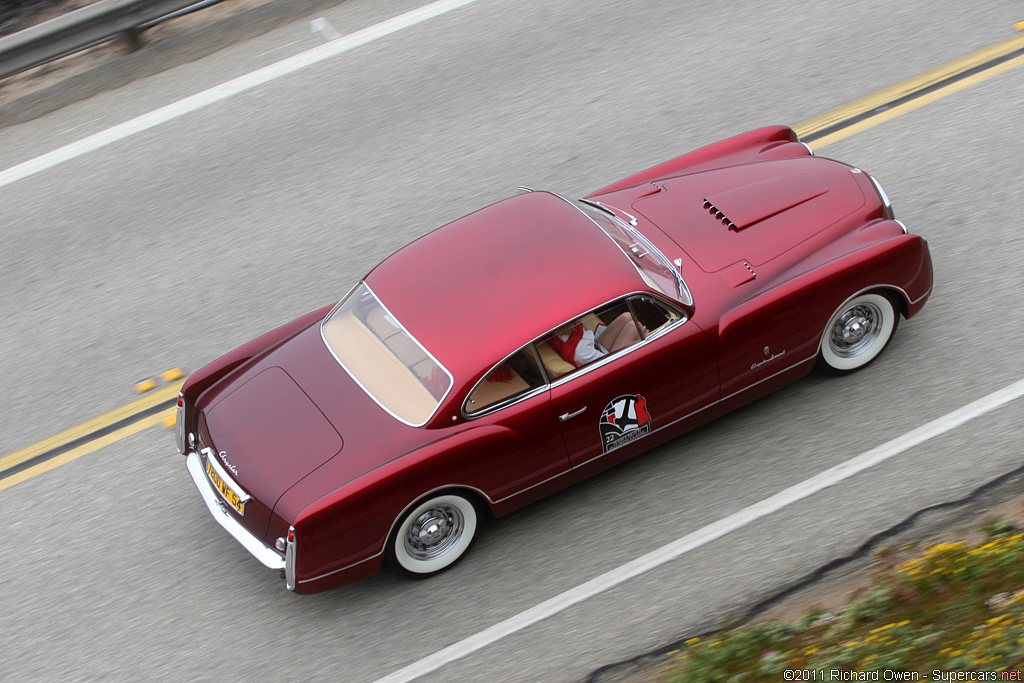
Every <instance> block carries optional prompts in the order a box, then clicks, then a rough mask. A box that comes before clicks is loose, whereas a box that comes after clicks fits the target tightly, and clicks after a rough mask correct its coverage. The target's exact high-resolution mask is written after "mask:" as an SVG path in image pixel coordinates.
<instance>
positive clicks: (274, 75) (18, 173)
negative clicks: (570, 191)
mask: <svg viewBox="0 0 1024 683" xmlns="http://www.w3.org/2000/svg"><path fill="white" fill-rule="evenodd" d="M474 2H477V0H439V2H434V3H431V4H429V5H425V6H424V7H420V8H418V9H414V10H412V11H410V12H406V13H405V14H401V15H399V16H397V17H393V18H391V19H388V20H387V21H382V22H380V23H379V24H374V25H373V26H370V27H368V28H365V29H363V30H362V31H357V32H355V33H351V34H349V35H347V36H343V37H341V38H338V39H337V40H333V41H331V42H329V43H325V44H324V45H320V46H319V47H316V48H313V49H312V50H308V51H306V52H303V53H301V54H297V55H295V56H294V57H289V58H288V59H283V60H281V61H280V62H276V63H274V64H271V65H270V66H267V67H264V68H262V69H258V70H256V71H253V72H251V73H248V74H245V75H244V76H239V77H238V78H235V79H233V80H230V81H228V82H227V83H221V84H220V85H218V86H214V87H213V88H210V89H209V90H204V91H203V92H201V93H196V94H195V95H192V96H190V97H186V98H185V99H183V100H178V101H177V102H173V103H171V104H169V105H167V106H165V107H161V108H160V109H156V110H154V111H151V112H149V113H148V114H143V115H142V116H138V117H136V118H134V119H132V120H130V121H125V122H124V123H121V124H118V125H116V126H113V127H112V128H108V129H106V130H104V131H100V132H99V133H96V134H94V135H90V136H89V137H87V138H83V139H81V140H78V141H77V142H72V143H71V144H68V145H65V146H63V147H61V148H59V149H55V150H54V151H52V152H48V153H47V154H43V155H42V156H39V157H36V158H35V159H30V160H28V161H26V162H24V163H21V164H18V165H17V166H12V167H11V168H8V169H6V170H4V171H0V187H4V186H6V185H10V184H11V183H15V182H17V181H19V180H22V179H24V178H28V177H29V176H33V175H35V174H36V173H40V172H42V171H45V170H46V169H48V168H53V167H54V166H57V165H58V164H62V163H64V162H65V161H70V160H71V159H75V158H78V157H80V156H82V155H83V154H88V153H89V152H93V151H95V150H97V149H100V148H102V147H106V146H107V145H110V144H113V143H115V142H117V141H119V140H123V139H125V138H127V137H130V136H132V135H135V134H136V133H141V132H143V131H146V130H149V129H150V128H154V127H156V126H159V125H160V124H162V123H167V122H168V121H171V120H173V119H176V118H178V117H179V116H184V115H185V114H188V113H191V112H194V111H197V110H199V109H202V108H203V107H207V106H209V105H211V104H214V103H216V102H221V101H223V100H226V99H228V98H229V97H233V96H235V95H238V94H239V93H243V92H245V91H247V90H252V89H253V88H255V87H257V86H260V85H263V84H264V83H269V82H270V81H273V80H276V79H278V78H281V77H282V76H287V75H289V74H291V73H294V72H296V71H298V70H299V69H303V68H305V67H307V66H311V65H313V64H317V63H318V62H322V61H324V60H325V59H330V58H331V57H335V56H337V55H340V54H342V53H344V52H348V51H349V50H353V49H355V48H357V47H360V46H362V45H366V44H367V43H370V42H373V41H375V40H377V39H379V38H384V37H386V36H389V35H391V34H392V33H397V32H399V31H402V30H405V29H407V28H410V27H411V26H415V25H416V24H419V23H422V22H424V21H427V20H428V19H433V18H434V17H437V16H440V15H442V14H445V13H447V12H451V11H452V10H456V9H459V8H460V7H465V6H466V5H471V4H473V3H474Z"/></svg>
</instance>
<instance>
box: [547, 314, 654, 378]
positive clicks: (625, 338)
mask: <svg viewBox="0 0 1024 683" xmlns="http://www.w3.org/2000/svg"><path fill="white" fill-rule="evenodd" d="M602 328H603V329H602ZM647 334H648V330H647V328H646V327H644V326H643V325H641V326H640V329H639V330H638V329H637V326H636V324H635V323H634V322H633V316H632V314H631V313H629V311H625V312H623V313H621V314H619V315H618V317H616V318H615V320H613V321H611V323H609V324H608V326H607V327H604V326H603V325H601V326H599V327H598V332H597V334H595V333H594V331H592V330H588V329H586V328H584V327H583V324H582V323H576V324H575V325H567V326H565V327H563V328H561V329H559V330H556V331H555V333H554V334H553V335H551V338H550V339H549V340H548V342H549V343H550V344H551V346H552V347H554V349H555V351H557V352H558V355H560V356H561V357H562V358H564V359H565V360H566V361H568V362H569V363H571V364H572V365H573V367H576V368H580V367H583V366H584V365H586V364H588V363H593V362H594V361H595V360H597V359H598V358H601V357H603V356H607V355H608V354H609V353H611V352H613V351H618V350H619V349H624V348H626V347H627V346H631V345H633V344H635V343H636V342H638V341H640V339H642V338H643V337H642V336H641V335H647Z"/></svg>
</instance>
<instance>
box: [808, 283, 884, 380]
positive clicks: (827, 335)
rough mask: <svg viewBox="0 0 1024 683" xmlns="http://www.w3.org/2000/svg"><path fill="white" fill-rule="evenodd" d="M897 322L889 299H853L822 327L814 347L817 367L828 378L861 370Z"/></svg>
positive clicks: (880, 296) (873, 296)
mask: <svg viewBox="0 0 1024 683" xmlns="http://www.w3.org/2000/svg"><path fill="white" fill-rule="evenodd" d="M899 320H900V315H899V312H898V311H897V309H896V306H895V305H894V304H893V302H892V300H891V299H890V298H889V297H887V296H885V295H883V294H878V293H875V292H872V293H869V294H859V295H857V296H855V297H853V298H852V299H850V300H848V301H847V302H846V303H844V304H843V305H842V306H840V307H839V310H837V311H836V312H835V314H834V315H833V316H832V318H831V319H830V320H829V321H828V325H826V326H825V330H824V332H822V335H821V343H820V344H819V346H818V367H819V368H821V369H822V370H824V371H825V372H828V373H831V374H845V373H847V372H853V371H854V370H859V369H861V368H863V367H864V366H865V365H867V364H868V363H870V362H871V361H873V360H874V359H875V358H877V357H878V354H880V353H882V350H883V349H884V348H885V347H886V345H887V344H888V343H889V340H890V339H892V336H893V334H894V333H895V332H896V326H897V325H898V324H899Z"/></svg>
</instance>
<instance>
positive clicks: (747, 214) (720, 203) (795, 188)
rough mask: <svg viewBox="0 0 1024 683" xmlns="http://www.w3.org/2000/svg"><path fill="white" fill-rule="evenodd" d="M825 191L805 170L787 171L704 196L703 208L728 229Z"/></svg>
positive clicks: (743, 226) (814, 176)
mask: <svg viewBox="0 0 1024 683" xmlns="http://www.w3.org/2000/svg"><path fill="white" fill-rule="evenodd" d="M826 192H828V186H827V185H825V183H824V181H822V179H821V178H819V177H818V176H816V175H813V174H811V173H807V172H806V171H798V172H797V173H787V174H786V175H781V176H778V177H775V178H769V179H768V180H761V181H759V182H756V183H750V184H749V185H743V186H741V187H736V188H733V189H731V190H726V191H725V192H719V193H717V194H714V195H709V196H707V197H705V198H704V208H705V209H706V210H708V211H709V212H710V213H711V215H712V216H714V217H715V218H716V219H718V220H720V221H722V223H724V224H725V226H726V227H727V228H729V229H730V230H737V231H738V230H743V229H744V228H749V227H750V226H751V225H754V224H755V223H759V222H761V221H763V220H764V219H766V218H771V217H772V216H774V215H776V214H779V213H782V212H783V211H785V210H786V209H792V208H793V207H794V206H798V205H800V204H803V203H804V202H806V201H809V200H811V199H814V198H815V197H817V196H819V195H823V194H825V193H826Z"/></svg>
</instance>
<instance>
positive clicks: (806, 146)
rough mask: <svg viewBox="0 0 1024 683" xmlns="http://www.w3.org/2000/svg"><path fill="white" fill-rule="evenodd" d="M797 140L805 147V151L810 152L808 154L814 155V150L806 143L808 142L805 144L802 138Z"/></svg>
mask: <svg viewBox="0 0 1024 683" xmlns="http://www.w3.org/2000/svg"><path fill="white" fill-rule="evenodd" d="M797 142H799V143H800V144H801V145H803V146H804V147H805V148H806V149H807V152H808V154H810V155H811V156H812V157H813V156H814V150H813V149H811V146H810V145H808V144H807V143H806V142H804V141H803V140H797Z"/></svg>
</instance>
